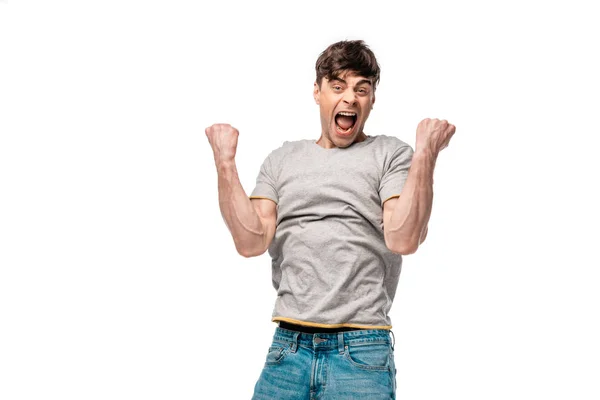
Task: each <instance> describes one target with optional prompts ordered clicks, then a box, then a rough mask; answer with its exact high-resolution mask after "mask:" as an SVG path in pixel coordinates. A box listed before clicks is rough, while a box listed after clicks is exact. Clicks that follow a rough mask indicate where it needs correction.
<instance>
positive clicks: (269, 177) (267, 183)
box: [248, 153, 279, 204]
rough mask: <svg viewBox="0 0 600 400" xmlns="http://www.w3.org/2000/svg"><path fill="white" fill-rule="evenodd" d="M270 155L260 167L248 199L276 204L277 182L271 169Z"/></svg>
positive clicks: (277, 197)
mask: <svg viewBox="0 0 600 400" xmlns="http://www.w3.org/2000/svg"><path fill="white" fill-rule="evenodd" d="M272 154H273V153H271V154H269V155H268V156H267V158H265V160H264V161H263V163H262V165H261V166H260V171H259V172H258V176H257V177H256V185H255V186H254V190H253V191H252V193H251V194H250V196H248V197H250V198H251V199H269V200H272V201H274V202H275V203H276V204H278V203H279V196H278V193H277V181H276V179H275V171H274V169H273V160H272Z"/></svg>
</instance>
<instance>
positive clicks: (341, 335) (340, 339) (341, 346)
mask: <svg viewBox="0 0 600 400" xmlns="http://www.w3.org/2000/svg"><path fill="white" fill-rule="evenodd" d="M338 351H339V352H340V354H343V353H344V332H338Z"/></svg>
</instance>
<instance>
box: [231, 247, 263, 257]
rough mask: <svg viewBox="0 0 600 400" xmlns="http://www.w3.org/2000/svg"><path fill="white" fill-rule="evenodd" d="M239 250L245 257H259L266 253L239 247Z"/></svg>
mask: <svg viewBox="0 0 600 400" xmlns="http://www.w3.org/2000/svg"><path fill="white" fill-rule="evenodd" d="M237 252H238V254H239V255H241V256H242V257H245V258H251V257H258V256H260V255H261V254H263V253H264V251H256V250H254V249H237Z"/></svg>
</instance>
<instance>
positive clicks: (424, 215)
mask: <svg viewBox="0 0 600 400" xmlns="http://www.w3.org/2000/svg"><path fill="white" fill-rule="evenodd" d="M435 161H436V157H435V156H434V155H433V154H432V153H431V152H429V151H417V152H416V153H415V154H414V155H413V159H412V162H411V166H410V170H409V172H408V177H407V178H406V183H405V184H404V188H403V189H402V193H401V195H400V197H399V198H398V199H397V201H395V202H393V203H390V206H391V207H389V206H388V210H389V211H390V212H388V213H387V218H386V220H385V221H384V231H385V232H384V233H385V242H386V245H387V247H388V248H389V249H390V250H392V251H394V252H396V253H399V254H404V255H408V254H412V253H415V252H416V251H417V249H418V247H419V245H420V244H421V243H422V242H423V241H424V240H425V237H426V236H427V223H428V222H429V217H430V216H431V209H432V204H433V170H434V168H435ZM388 202H389V200H388V201H387V202H386V203H388Z"/></svg>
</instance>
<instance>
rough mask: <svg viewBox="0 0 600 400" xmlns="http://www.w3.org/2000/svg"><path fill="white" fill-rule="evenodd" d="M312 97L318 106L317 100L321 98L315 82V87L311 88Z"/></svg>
mask: <svg viewBox="0 0 600 400" xmlns="http://www.w3.org/2000/svg"><path fill="white" fill-rule="evenodd" d="M313 97H314V99H315V103H317V104H320V103H319V99H320V97H321V90H320V89H319V85H317V82H315V86H314V88H313Z"/></svg>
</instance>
